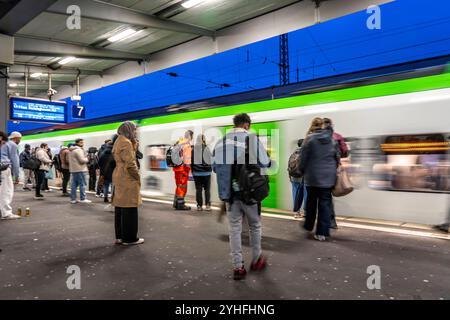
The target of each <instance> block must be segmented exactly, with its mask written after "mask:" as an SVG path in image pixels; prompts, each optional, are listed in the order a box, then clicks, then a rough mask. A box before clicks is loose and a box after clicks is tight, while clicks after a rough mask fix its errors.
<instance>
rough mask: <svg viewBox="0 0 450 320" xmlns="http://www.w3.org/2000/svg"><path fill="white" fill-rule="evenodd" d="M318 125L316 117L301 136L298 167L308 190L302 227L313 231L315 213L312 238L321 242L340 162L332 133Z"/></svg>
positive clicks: (328, 233)
mask: <svg viewBox="0 0 450 320" xmlns="http://www.w3.org/2000/svg"><path fill="white" fill-rule="evenodd" d="M319 119H320V118H319ZM322 125H323V123H322V121H321V120H320V121H319V120H318V118H315V119H314V120H313V123H312V125H311V128H313V129H312V130H310V132H311V133H310V134H309V135H308V136H307V138H306V139H305V141H304V143H303V146H302V150H301V154H300V170H301V171H302V172H304V182H305V184H306V190H307V192H308V199H307V201H306V217H305V223H304V228H305V229H306V230H308V231H313V229H314V225H315V222H316V216H317V215H318V218H317V226H316V232H315V235H314V239H316V240H319V241H325V240H326V237H329V236H330V230H329V228H330V219H331V214H332V203H331V190H332V188H333V187H334V185H335V184H336V173H337V167H338V165H339V162H340V157H339V154H340V153H339V150H338V148H337V146H336V144H335V143H334V140H333V137H332V136H333V132H332V130H330V128H327V129H322V128H321V127H322Z"/></svg>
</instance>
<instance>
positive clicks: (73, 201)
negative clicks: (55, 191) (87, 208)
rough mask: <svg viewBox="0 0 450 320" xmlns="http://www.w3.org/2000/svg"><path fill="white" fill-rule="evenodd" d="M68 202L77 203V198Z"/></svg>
mask: <svg viewBox="0 0 450 320" xmlns="http://www.w3.org/2000/svg"><path fill="white" fill-rule="evenodd" d="M70 203H71V204H76V203H78V200H71V201H70Z"/></svg>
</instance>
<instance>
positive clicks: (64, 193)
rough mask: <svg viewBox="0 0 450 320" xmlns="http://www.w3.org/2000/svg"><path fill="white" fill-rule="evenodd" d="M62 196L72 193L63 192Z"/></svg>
mask: <svg viewBox="0 0 450 320" xmlns="http://www.w3.org/2000/svg"><path fill="white" fill-rule="evenodd" d="M62 196H63V197H70V193H67V192H63V194H62Z"/></svg>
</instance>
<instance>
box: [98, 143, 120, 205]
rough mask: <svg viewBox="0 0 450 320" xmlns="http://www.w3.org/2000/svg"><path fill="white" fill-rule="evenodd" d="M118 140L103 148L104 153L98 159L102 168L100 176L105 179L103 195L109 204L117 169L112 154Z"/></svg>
mask: <svg viewBox="0 0 450 320" xmlns="http://www.w3.org/2000/svg"><path fill="white" fill-rule="evenodd" d="M116 140H117V136H116V137H114V139H113V140H109V141H110V142H108V144H107V145H106V146H104V147H103V146H102V148H103V151H102V152H101V154H100V158H99V159H98V165H99V167H100V175H101V176H102V177H103V191H101V193H102V194H103V197H104V202H105V203H109V200H108V196H109V188H110V186H111V184H112V176H113V171H114V168H115V161H114V156H113V154H112V149H113V146H114V142H115V141H116Z"/></svg>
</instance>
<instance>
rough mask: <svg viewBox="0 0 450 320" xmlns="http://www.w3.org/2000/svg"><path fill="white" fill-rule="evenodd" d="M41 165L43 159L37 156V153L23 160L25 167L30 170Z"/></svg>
mask: <svg viewBox="0 0 450 320" xmlns="http://www.w3.org/2000/svg"><path fill="white" fill-rule="evenodd" d="M40 166H41V161H40V160H39V159H38V158H36V155H31V157H30V158H29V159H27V160H25V161H24V162H23V168H24V169H28V170H38V169H39V167H40Z"/></svg>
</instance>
